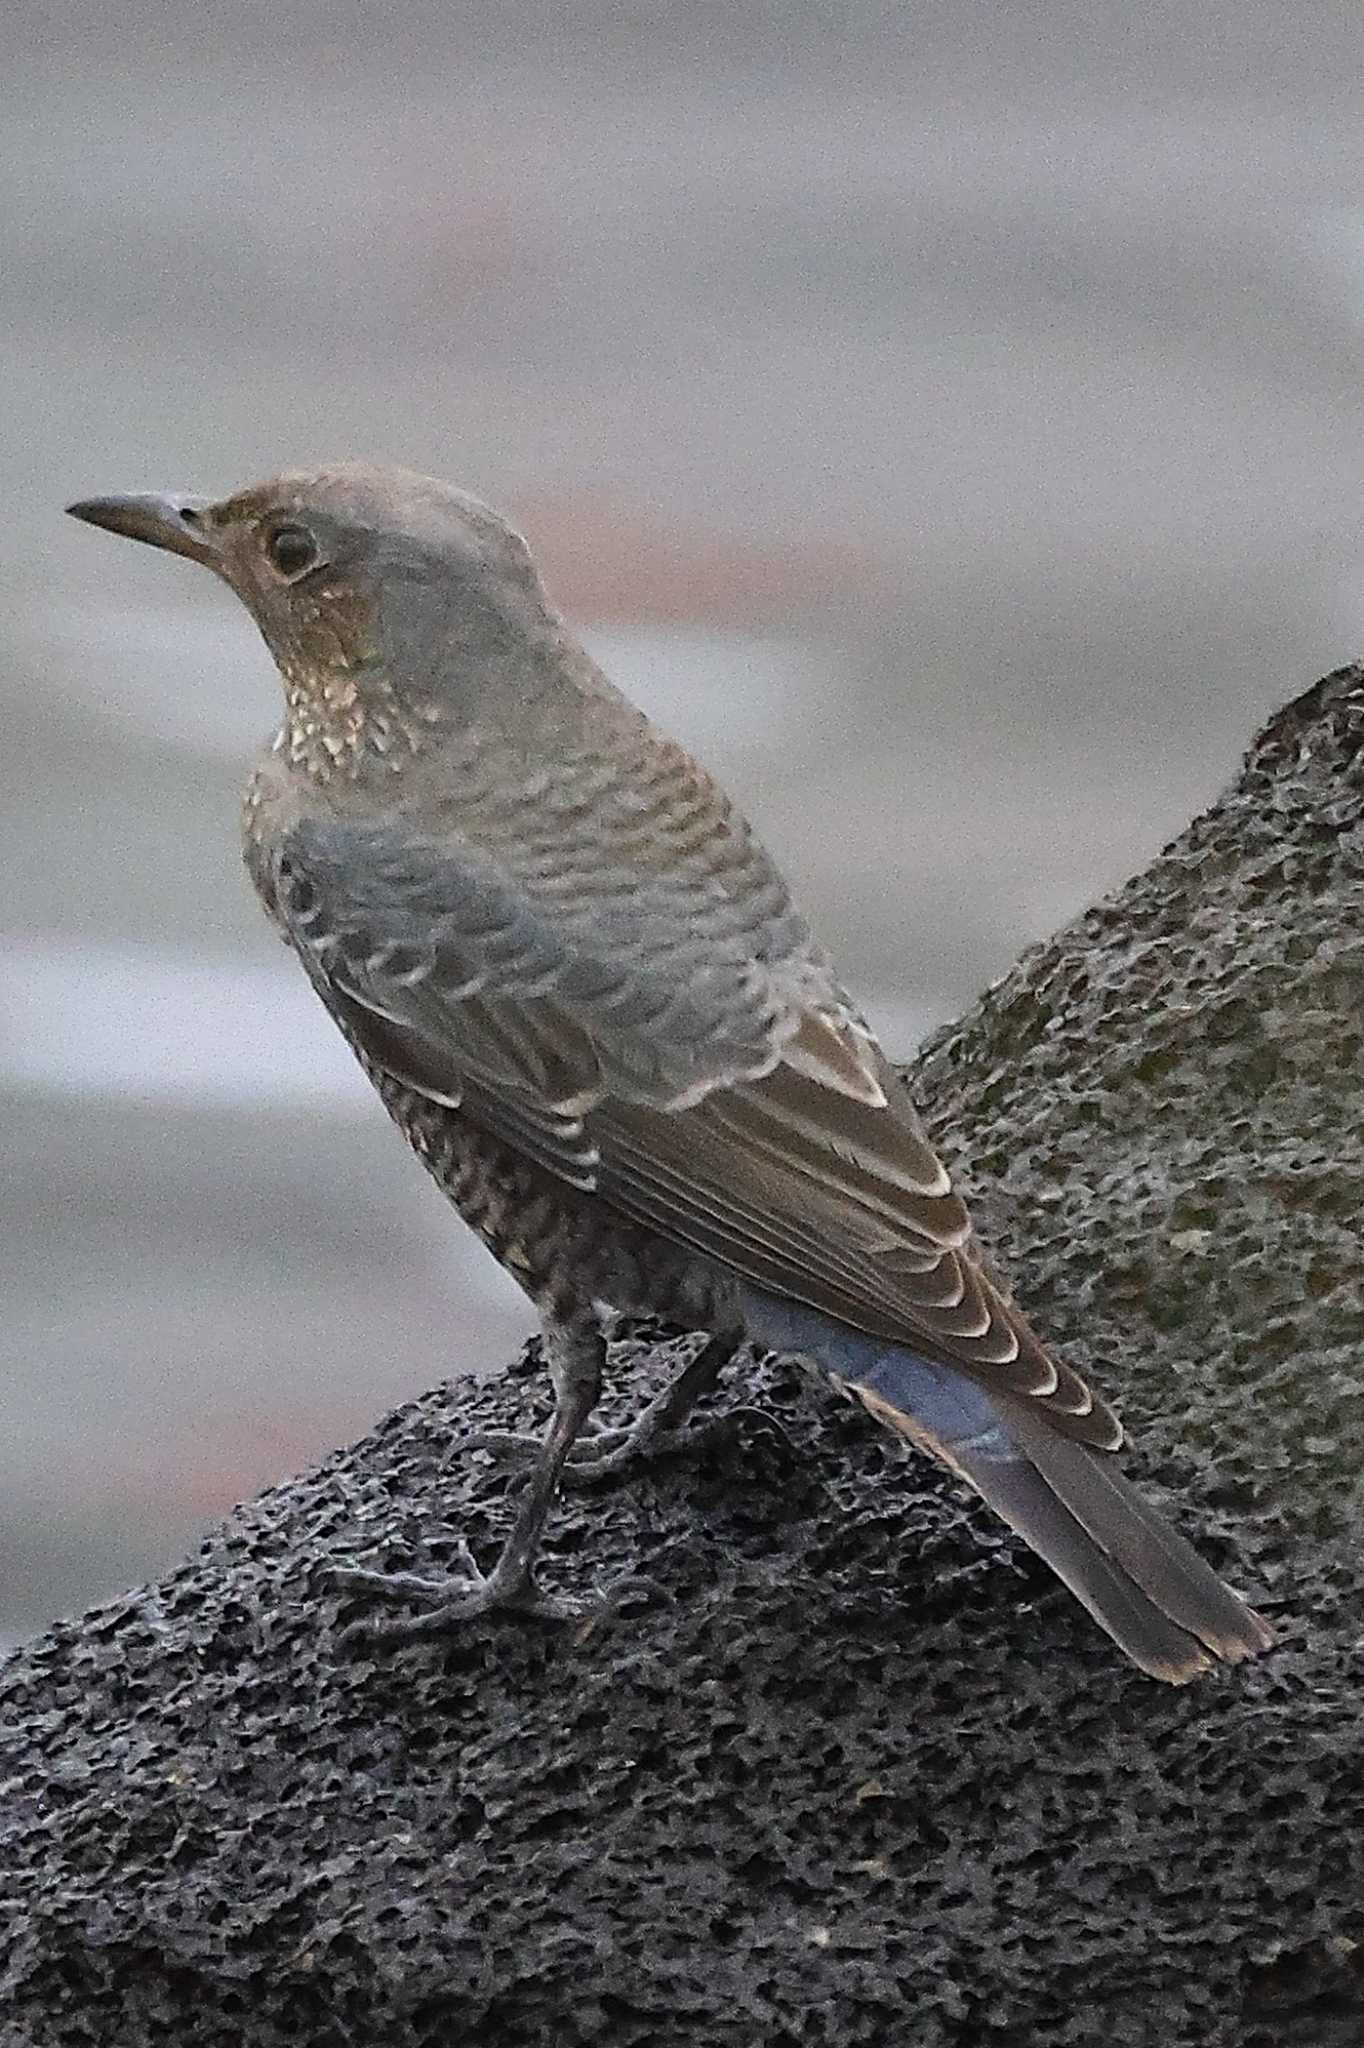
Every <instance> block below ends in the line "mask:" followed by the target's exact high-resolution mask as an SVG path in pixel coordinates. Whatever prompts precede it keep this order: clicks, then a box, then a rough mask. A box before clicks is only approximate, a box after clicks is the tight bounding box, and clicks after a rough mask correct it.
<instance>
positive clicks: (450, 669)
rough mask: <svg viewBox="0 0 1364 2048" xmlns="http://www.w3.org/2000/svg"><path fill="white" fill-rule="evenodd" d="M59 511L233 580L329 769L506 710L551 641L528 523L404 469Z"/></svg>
mask: <svg viewBox="0 0 1364 2048" xmlns="http://www.w3.org/2000/svg"><path fill="white" fill-rule="evenodd" d="M67 509H68V510H69V511H70V512H71V513H72V515H73V516H74V517H75V518H77V519H83V520H86V521H87V522H88V523H89V524H90V525H92V526H102V527H105V528H107V529H108V530H109V531H110V532H112V533H120V534H124V535H126V536H127V537H128V538H129V539H132V540H143V541H147V542H149V543H150V544H151V545H152V546H153V547H160V548H166V549H168V550H169V551H170V552H171V553H172V554H177V555H184V556H186V557H187V558H188V559H189V560H190V561H192V562H199V563H202V564H203V565H204V567H206V568H210V569H212V570H214V571H215V572H216V574H217V575H219V576H221V577H222V578H223V580H224V581H225V582H226V583H228V584H229V585H230V586H231V588H232V589H233V590H234V591H235V592H236V594H237V596H238V597H239V598H240V599H241V600H242V602H243V604H245V605H246V607H247V609H248V610H249V611H250V612H251V614H252V616H253V617H254V618H255V620H256V623H257V624H258V625H259V627H260V629H261V632H262V633H263V634H264V636H265V639H266V641H267V643H268V645H269V647H270V651H271V653H272V654H273V655H274V657H275V662H276V665H277V666H278V668H279V672H280V676H281V678H282V680H283V684H284V694H285V703H286V716H285V725H284V737H285V741H286V743H287V744H288V746H289V749H290V752H291V754H292V755H293V757H294V758H295V759H296V761H297V762H298V763H299V765H301V766H304V767H306V768H308V769H310V770H311V771H312V772H315V773H317V774H320V775H323V776H326V775H330V774H331V773H333V772H335V770H336V769H337V768H338V767H340V768H343V769H349V770H350V771H351V772H355V771H357V770H358V769H359V768H360V767H362V766H363V765H365V764H366V763H367V762H370V761H372V760H374V759H375V758H376V757H380V758H387V759H389V760H391V761H393V762H394V763H395V764H396V763H398V762H400V761H401V759H402V756H403V754H404V752H405V751H406V752H408V753H410V752H412V751H416V750H418V749H419V748H420V745H421V744H422V743H423V740H424V739H425V738H429V737H430V734H431V732H432V730H433V728H440V727H445V728H450V727H458V726H460V725H467V724H470V723H472V722H473V721H474V720H475V719H478V720H482V721H487V720H488V719H490V718H491V719H492V720H493V721H494V722H496V721H497V720H498V717H499V713H506V712H514V710H515V706H516V702H517V700H518V699H520V698H522V697H523V696H524V695H525V694H527V693H528V692H531V691H535V690H536V689H537V687H538V676H539V674H540V672H541V670H542V664H541V663H540V662H539V661H538V660H537V655H538V654H540V653H542V652H548V651H549V650H550V649H551V648H552V647H553V646H554V644H555V643H556V640H557V633H558V621H557V619H556V618H555V616H554V614H553V613H552V612H551V610H550V609H549V606H548V604H547V603H546V600H545V596H544V592H543V590H542V589H541V586H540V581H539V578H538V576H537V574H536V571H535V566H534V564H533V562H532V561H531V557H530V551H529V549H528V548H527V547H526V544H525V542H524V541H523V540H522V538H521V536H520V535H519V534H518V533H517V532H515V531H514V529H513V528H512V527H510V526H508V525H507V524H506V522H505V521H504V520H502V519H500V518H499V517H498V516H497V514H496V513H495V512H492V511H490V510H489V508H488V507H487V506H486V505H483V504H481V503H480V502H479V500H478V499H477V498H472V497H470V496H469V495H468V494H467V493H466V492H464V491H458V490H455V489H454V488H453V486H451V485H449V484H444V483H439V482H437V481H436V480H435V479H434V478H431V477H424V476H416V475H413V474H412V473H410V472H408V471H406V470H398V469H378V468H370V467H367V466H365V465H362V464H358V463H346V464H338V465H335V466H333V467H330V468H326V469H319V470H313V471H290V472H287V473H286V474H284V475H282V476H277V477H274V478H272V479H271V480H270V482H269V483H264V484H257V485H254V486H253V487H252V488H251V489H249V490H244V491H237V492H234V494H233V495H232V496H231V497H228V498H223V499H220V500H218V501H217V502H214V501H212V500H210V499H207V498H200V497H193V496H189V495H186V494H183V493H179V492H164V493H159V494H158V493H148V494H144V495H137V496H130V497H116V498H88V499H83V500H82V501H81V502H80V503H78V504H75V505H71V506H69V507H68V508H67Z"/></svg>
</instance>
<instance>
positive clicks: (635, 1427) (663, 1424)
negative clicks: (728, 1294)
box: [459, 1325, 749, 1488]
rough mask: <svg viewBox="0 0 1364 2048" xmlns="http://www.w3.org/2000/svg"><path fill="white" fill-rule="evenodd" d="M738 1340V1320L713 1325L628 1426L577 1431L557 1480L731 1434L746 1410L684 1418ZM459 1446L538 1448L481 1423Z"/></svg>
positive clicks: (588, 1481) (597, 1473)
mask: <svg viewBox="0 0 1364 2048" xmlns="http://www.w3.org/2000/svg"><path fill="white" fill-rule="evenodd" d="M743 1341H744V1332H743V1329H742V1328H741V1327H739V1326H737V1325H736V1326H735V1327H734V1328H732V1329H726V1330H719V1331H717V1332H716V1333H715V1335H714V1336H712V1337H709V1338H708V1339H707V1340H706V1342H705V1343H704V1344H703V1345H702V1347H701V1349H700V1350H699V1351H698V1352H697V1353H696V1354H695V1356H694V1357H692V1358H691V1359H689V1360H688V1362H687V1364H686V1365H684V1366H683V1368H682V1370H681V1372H679V1373H677V1374H675V1375H674V1377H673V1378H672V1379H671V1380H669V1382H668V1384H667V1386H666V1387H664V1389H663V1391H662V1392H661V1393H660V1394H656V1395H655V1396H654V1398H653V1400H652V1401H650V1403H649V1404H648V1406H647V1407H646V1408H644V1409H643V1410H642V1411H641V1413H640V1414H639V1415H637V1416H636V1418H635V1420H634V1422H633V1423H631V1424H630V1426H629V1427H628V1428H622V1429H603V1430H600V1431H598V1432H597V1434H596V1435H593V1436H580V1437H579V1438H578V1440H577V1442H576V1443H575V1444H574V1445H573V1447H572V1449H571V1450H570V1451H569V1454H568V1457H567V1459H566V1461H565V1464H564V1468H563V1476H562V1479H561V1481H560V1483H561V1485H562V1486H563V1487H564V1488H569V1487H575V1486H590V1485H592V1484H594V1483H595V1482H596V1481H597V1480H599V1479H609V1478H612V1477H614V1476H615V1475H616V1474H617V1473H620V1472H624V1471H627V1470H628V1469H629V1468H630V1467H631V1466H633V1465H637V1464H643V1463H645V1461H646V1460H647V1459H649V1458H655V1457H661V1456H665V1455H668V1454H673V1455H677V1454H683V1455H691V1454H694V1453H696V1452H700V1451H704V1450H707V1449H708V1448H710V1447H711V1446H712V1445H713V1444H715V1443H717V1442H720V1441H727V1440H728V1439H729V1438H730V1437H731V1436H732V1435H733V1432H734V1423H735V1419H736V1417H740V1416H743V1415H745V1414H747V1413H748V1412H749V1411H748V1410H746V1409H742V1408H739V1409H732V1410H729V1411H727V1412H726V1413H725V1414H724V1415H721V1416H718V1417H717V1418H716V1420H715V1421H714V1422H713V1423H712V1424H710V1425H709V1426H708V1427H706V1428H704V1429H690V1430H688V1429H684V1428H683V1424H684V1423H685V1422H686V1420H687V1417H688V1416H689V1415H690V1414H691V1411H692V1409H693V1408H694V1407H695V1406H696V1403H697V1402H698V1401H699V1400H700V1399H701V1397H702V1395H704V1394H708V1393H709V1392H710V1391H711V1389H712V1387H713V1386H714V1385H715V1383H716V1381H717V1380H718V1379H719V1377H720V1374H721V1373H722V1372H723V1371H724V1368H725V1367H726V1366H727V1365H728V1363H729V1361H730V1359H731V1358H732V1357H733V1356H734V1353H735V1352H736V1351H737V1350H738V1348H739V1346H740V1345H741V1344H742V1343H743ZM459 1449H460V1450H461V1451H518V1452H523V1453H530V1452H535V1453H537V1454H538V1452H539V1449H540V1445H539V1442H538V1439H537V1438H535V1437H533V1436H529V1435H526V1434H525V1433H523V1432H521V1431H518V1430H509V1429H480V1430H475V1431H474V1432H473V1434H472V1435H470V1436H466V1437H461V1438H460V1441H459Z"/></svg>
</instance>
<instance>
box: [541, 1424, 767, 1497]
mask: <svg viewBox="0 0 1364 2048" xmlns="http://www.w3.org/2000/svg"><path fill="white" fill-rule="evenodd" d="M754 1425H757V1426H758V1428H759V1429H760V1430H761V1431H762V1433H764V1434H769V1435H773V1436H776V1437H778V1438H780V1439H781V1440H782V1441H783V1442H786V1441H787V1438H786V1432H785V1430H783V1428H782V1426H781V1424H780V1423H779V1422H776V1421H774V1420H773V1418H772V1417H771V1416H770V1415H768V1414H767V1413H766V1412H765V1411H764V1410H763V1409H761V1408H752V1407H747V1406H744V1407H738V1408H727V1409H726V1410H725V1412H724V1414H723V1415H717V1416H715V1417H713V1418H712V1420H710V1421H709V1422H694V1423H690V1424H688V1425H686V1426H683V1425H681V1424H678V1423H668V1422H666V1421H664V1420H663V1418H662V1417H661V1416H656V1415H653V1414H651V1413H650V1412H649V1410H648V1409H646V1410H645V1412H644V1414H643V1415H641V1416H640V1418H639V1420H638V1421H637V1422H636V1423H634V1424H633V1425H632V1426H631V1427H630V1428H629V1429H604V1430H601V1431H599V1432H598V1434H597V1435H595V1436H589V1437H579V1438H578V1441H577V1443H576V1444H575V1445H574V1446H573V1450H572V1451H571V1452H570V1454H569V1459H568V1463H567V1464H566V1465H565V1467H564V1470H563V1475H562V1477H561V1479H560V1481H559V1484H560V1485H561V1486H562V1487H563V1488H565V1489H568V1488H570V1487H575V1486H595V1485H596V1484H597V1482H598V1481H599V1480H602V1479H614V1478H616V1477H617V1476H618V1475H619V1474H620V1473H622V1472H629V1471H631V1470H633V1469H634V1468H635V1467H637V1466H640V1465H646V1464H649V1463H650V1462H651V1461H652V1460H653V1459H655V1458H708V1457H712V1456H714V1455H715V1454H716V1453H717V1452H719V1453H722V1454H727V1453H729V1452H731V1451H732V1450H733V1449H734V1448H735V1446H736V1444H738V1443H739V1442H740V1441H741V1439H742V1438H743V1437H744V1436H745V1435H746V1434H747V1433H748V1430H749V1429H750V1427H752V1426H754Z"/></svg>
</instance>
